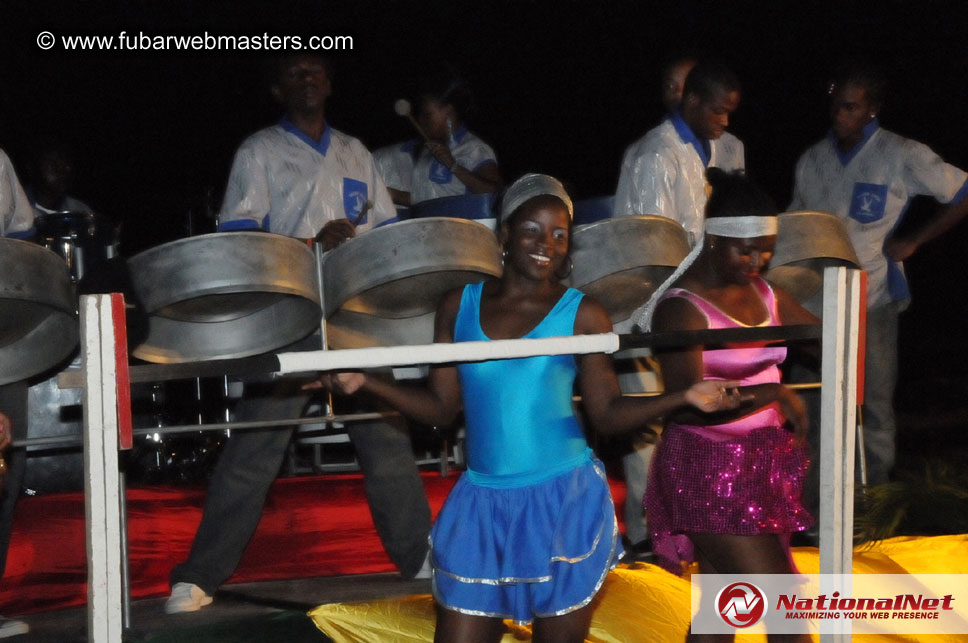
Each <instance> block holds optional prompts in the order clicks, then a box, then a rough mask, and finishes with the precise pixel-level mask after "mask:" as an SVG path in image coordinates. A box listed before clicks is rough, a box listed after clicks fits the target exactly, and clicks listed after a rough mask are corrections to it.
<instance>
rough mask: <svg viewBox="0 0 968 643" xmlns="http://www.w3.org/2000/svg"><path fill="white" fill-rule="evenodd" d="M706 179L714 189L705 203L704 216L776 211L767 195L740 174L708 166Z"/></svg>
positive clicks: (766, 214) (771, 213) (762, 214)
mask: <svg viewBox="0 0 968 643" xmlns="http://www.w3.org/2000/svg"><path fill="white" fill-rule="evenodd" d="M706 180H707V181H709V184H710V185H711V186H712V188H713V192H712V194H711V195H710V196H709V200H708V201H707V202H706V218H707V219H713V218H716V217H772V216H776V214H777V212H778V210H777V207H776V203H775V202H774V201H773V199H772V198H770V195H769V194H767V193H766V192H765V191H763V189H762V188H761V187H760V186H758V185H757V184H756V183H754V182H753V181H751V180H750V179H748V178H747V177H746V176H745V175H743V174H738V173H730V172H725V171H723V170H721V169H719V168H718V167H711V168H709V169H708V170H706Z"/></svg>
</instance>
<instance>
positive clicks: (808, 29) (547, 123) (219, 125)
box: [0, 0, 968, 457]
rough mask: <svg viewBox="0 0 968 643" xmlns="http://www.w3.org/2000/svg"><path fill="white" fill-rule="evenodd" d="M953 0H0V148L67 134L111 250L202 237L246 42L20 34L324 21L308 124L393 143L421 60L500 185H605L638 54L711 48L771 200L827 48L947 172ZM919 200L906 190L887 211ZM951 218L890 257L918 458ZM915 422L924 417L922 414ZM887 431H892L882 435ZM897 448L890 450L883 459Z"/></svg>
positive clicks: (228, 136)
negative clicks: (130, 43)
mask: <svg viewBox="0 0 968 643" xmlns="http://www.w3.org/2000/svg"><path fill="white" fill-rule="evenodd" d="M966 18H968V5H966V4H965V3H963V2H932V1H927V2H925V1H921V2H916V1H900V0H894V1H882V2H865V3H860V2H856V3H855V2H846V1H841V2H829V1H824V2H783V1H774V2H765V1H764V2H753V1H748V0H746V1H744V0H740V1H734V2H698V1H696V0H690V1H687V2H675V1H672V0H668V1H666V2H655V1H651V0H650V1H641V2H626V1H614V2H596V1H587V2H557V3H552V2H540V3H539V2H507V1H504V2H484V1H480V2H476V3H470V2H463V1H461V0H451V1H449V2H416V1H415V0H414V1H382V2H381V1H376V0H356V1H350V0H338V1H335V0H328V1H325V2H308V1H302V2H300V1H288V2H273V3H257V2H252V1H245V2H225V1H215V2H204V1H197V2H184V1H179V2H150V1H148V0H136V1H131V2H78V1H75V2H49V1H43V0H41V1H39V2H10V1H5V2H4V1H0V147H3V148H4V149H5V150H6V151H7V152H8V154H9V155H10V156H11V158H12V159H13V161H14V164H15V165H16V166H17V167H18V171H20V173H21V174H24V175H25V176H24V177H23V181H24V182H25V183H29V175H27V173H26V171H25V170H22V169H21V168H22V167H24V168H25V167H26V159H28V158H29V156H30V153H31V148H32V145H34V144H35V143H36V141H38V140H41V139H44V138H56V139H60V140H63V141H66V142H67V143H69V144H70V145H71V146H72V148H73V150H74V153H75V156H76V165H77V168H78V172H79V176H78V181H77V188H76V190H75V193H76V196H77V197H79V198H81V199H82V200H84V201H86V202H87V203H89V204H91V205H92V206H93V207H94V209H95V210H96V211H98V212H99V213H101V214H104V215H106V216H108V217H111V218H112V219H114V220H115V221H116V222H119V223H122V224H123V246H122V253H123V254H127V255H130V254H134V253H136V252H137V251H139V250H141V249H143V248H146V247H149V246H152V245H157V244H158V243H162V242H164V241H168V240H171V239H175V238H179V237H183V236H186V235H188V234H190V233H192V234H198V233H202V232H208V231H210V229H211V228H210V226H211V221H210V219H208V218H207V217H206V212H207V211H209V210H210V209H211V208H216V209H217V207H218V205H219V203H220V199H221V193H222V190H223V189H224V184H225V180H226V177H227V174H228V169H229V166H230V163H231V159H232V154H233V152H234V150H235V148H236V146H237V145H238V144H239V142H241V140H242V139H243V138H244V137H245V136H246V135H248V134H249V133H251V132H253V131H255V130H256V129H259V128H261V127H264V126H266V125H267V124H270V123H272V122H274V121H275V120H276V119H277V118H278V116H279V110H278V108H277V106H276V105H275V104H274V103H273V101H272V99H271V97H270V95H269V93H268V90H267V88H266V83H265V81H264V79H263V76H262V71H261V70H262V65H263V61H264V59H265V56H264V55H262V54H260V53H252V52H226V51H221V52H217V51H198V52H186V51H168V52H158V51H148V52H145V51H102V52H92V51H87V52H78V51H73V52H71V51H64V49H63V48H62V47H61V46H60V45H59V44H58V45H57V46H55V47H54V48H53V49H51V50H50V51H42V50H41V49H40V48H39V47H38V46H37V44H36V38H37V35H38V34H39V33H40V32H42V31H50V32H52V33H53V34H54V35H55V36H57V37H58V38H59V37H60V36H65V35H117V34H118V33H119V32H121V31H126V32H127V33H128V34H137V33H139V32H143V33H146V34H150V35H153V36H157V35H196V34H198V35H201V34H204V33H206V32H207V33H211V34H215V35H261V34H263V33H267V34H270V35H273V34H274V35H280V36H282V35H300V36H302V37H304V38H306V37H308V36H311V35H331V36H337V35H346V36H352V38H353V49H352V51H343V52H332V53H331V58H332V60H333V62H334V67H335V79H334V95H333V97H332V99H331V100H330V102H329V105H328V109H327V117H328V120H329V122H330V123H331V124H332V125H333V126H335V127H337V128H338V129H341V130H343V131H345V132H347V133H350V134H352V135H354V136H356V137H358V138H360V139H362V140H363V141H364V143H366V144H367V146H369V147H370V148H371V149H375V148H377V147H380V146H383V145H387V144H389V143H392V142H395V141H399V140H403V139H406V138H410V137H412V136H413V132H412V131H411V129H410V127H409V125H408V123H407V122H406V121H405V120H403V119H401V118H400V117H398V116H397V115H396V114H395V113H394V111H393V103H394V100H395V99H397V98H399V97H401V96H406V95H407V93H408V90H410V89H412V87H413V82H414V80H413V79H415V78H417V77H419V76H420V74H421V71H422V70H423V69H425V68H426V67H427V66H428V65H431V64H434V63H435V62H439V61H449V62H451V63H453V64H454V65H456V66H457V67H458V68H459V69H460V70H461V71H462V73H463V75H464V76H465V78H466V79H467V80H468V81H469V82H470V83H471V85H472V87H473V88H474V90H475V96H476V104H477V110H476V113H475V114H473V115H471V116H470V118H468V122H469V125H470V128H471V129H472V130H473V131H474V132H475V133H477V134H478V135H479V136H480V137H481V138H482V139H484V140H485V141H487V142H488V143H490V144H491V145H492V146H493V147H494V149H495V151H496V152H497V155H498V160H499V162H500V164H501V167H502V172H503V174H504V177H505V179H513V178H514V177H516V176H518V175H520V174H521V173H523V172H526V171H541V172H547V173H551V174H554V175H556V176H559V177H560V178H562V179H563V180H564V181H566V182H567V183H568V184H569V186H570V187H571V188H572V190H573V192H574V194H575V196H576V197H578V198H584V197H591V196H599V195H604V194H609V193H611V192H613V191H614V189H615V184H616V181H617V177H618V169H619V163H620V160H621V155H622V152H623V150H624V148H625V147H626V146H627V145H628V144H630V143H631V142H632V141H633V140H635V139H637V138H638V137H640V136H641V135H642V134H643V133H644V132H645V131H646V130H648V129H649V128H651V127H652V126H653V125H654V124H656V122H657V121H658V120H659V119H660V117H661V107H660V105H659V101H658V95H657V94H658V78H659V68H660V66H661V64H662V62H664V61H665V60H667V59H669V58H670V57H672V56H674V55H675V54H677V53H680V52H695V53H698V54H699V55H700V56H709V57H718V58H721V59H722V60H724V61H725V62H726V63H727V64H728V65H730V66H731V67H732V68H733V69H734V70H735V71H736V73H737V74H738V76H739V77H740V80H741V81H742V84H743V98H742V104H741V106H740V108H739V110H738V111H737V113H736V114H735V118H734V119H733V122H732V123H731V126H730V128H731V130H732V131H733V133H735V134H736V135H737V136H739V137H740V138H741V139H742V140H743V141H744V142H745V144H746V152H747V167H748V172H749V174H750V175H751V176H753V177H754V178H755V179H757V180H758V181H759V182H760V183H762V184H763V185H764V186H765V187H766V188H767V189H768V190H769V191H770V192H771V193H772V195H773V196H774V198H775V199H776V200H777V202H778V204H780V205H781V207H782V206H783V205H785V204H786V203H787V202H788V200H789V197H790V193H791V189H792V181H793V166H794V163H795V161H796V159H797V157H798V156H799V155H800V153H801V152H802V151H803V150H804V149H805V148H806V147H807V146H808V145H809V144H810V143H812V142H813V141H815V140H816V139H818V138H820V137H821V136H823V135H824V133H825V132H826V129H827V121H828V117H827V107H826V93H825V79H826V78H827V73H828V72H829V70H830V69H831V67H832V66H833V64H834V63H835V62H836V61H838V60H839V59H841V58H843V57H844V56H848V55H852V56H853V55H864V56H867V57H869V58H871V59H873V60H875V61H878V62H879V63H880V64H881V65H882V66H883V67H884V69H885V70H886V72H887V74H888V77H889V81H890V86H889V90H888V98H887V102H886V106H885V108H884V110H883V112H882V117H881V121H882V124H883V125H884V126H885V127H886V128H888V129H891V130H893V131H896V132H898V133H900V134H902V135H905V136H909V137H911V138H914V139H916V140H919V141H922V142H924V143H926V144H928V145H929V146H930V147H932V148H933V149H934V150H935V151H937V152H938V153H939V154H941V156H943V157H944V158H945V159H946V160H948V161H949V162H951V163H953V164H955V165H957V166H959V167H962V168H968V118H966V117H965V107H966V96H968V93H966V90H965V82H966V81H965V78H966V73H965V72H966V70H968V50H966V48H965V46H964V45H965V40H964V34H965V26H966V24H968V22H966ZM931 212H932V209H931V204H930V203H927V204H922V203H915V204H914V207H913V208H912V211H911V213H910V215H909V217H908V220H907V222H906V224H907V225H917V224H918V222H919V221H921V220H923V217H924V216H928V215H930V213H931ZM966 240H968V224H963V225H961V226H960V227H959V228H958V229H956V230H955V231H953V232H952V233H950V234H949V235H947V237H946V238H944V239H942V240H939V241H937V242H935V243H932V244H930V245H928V246H926V247H924V248H923V249H922V250H921V252H920V254H919V255H918V256H916V257H915V258H914V259H912V260H911V261H909V262H908V266H907V267H908V270H909V274H910V277H911V281H912V290H913V296H914V303H913V305H912V307H911V308H910V309H909V311H908V312H907V313H906V314H905V315H904V316H903V317H902V337H901V371H902V374H901V382H900V387H899V400H898V401H899V408H900V410H901V411H902V418H901V422H902V425H904V426H902V430H906V431H907V432H908V433H907V435H908V437H907V438H904V439H906V440H908V441H909V442H911V443H916V442H920V441H921V440H922V438H920V437H915V436H914V435H913V434H912V433H911V431H912V430H914V429H917V430H918V431H923V433H922V434H921V435H922V436H928V437H930V439H931V440H934V441H936V446H935V448H936V449H937V450H938V451H943V450H944V449H945V443H947V442H948V441H950V440H955V441H960V442H961V443H964V442H965V438H964V437H963V434H964V428H965V423H966V422H968V405H965V403H964V400H965V399H966V397H968V396H966V395H965V393H966V391H965V382H966V381H968V367H966V365H965V359H964V356H965V355H966V354H968V351H966V350H965V349H966V347H968V342H966V340H965V338H964V333H963V330H962V329H963V328H964V320H965V319H966V318H968V303H966V301H965V290H966V289H965V287H964V283H965V280H964V274H965V272H966V271H965V252H964V248H965V245H966ZM927 418H932V420H931V422H935V423H936V424H937V426H926V425H927V424H930V422H928V421H927ZM903 449H904V446H903V442H902V446H901V450H902V451H903ZM901 457H903V455H902V456H901Z"/></svg>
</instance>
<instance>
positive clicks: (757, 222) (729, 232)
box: [705, 217, 779, 239]
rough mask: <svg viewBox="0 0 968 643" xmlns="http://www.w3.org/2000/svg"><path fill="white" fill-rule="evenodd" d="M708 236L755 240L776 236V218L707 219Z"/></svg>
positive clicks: (706, 229)
mask: <svg viewBox="0 0 968 643" xmlns="http://www.w3.org/2000/svg"><path fill="white" fill-rule="evenodd" d="M705 223H706V225H705V231H706V234H714V235H716V236H717V237H733V238H735V239H755V238H756V237H770V236H773V235H775V234H776V232H777V229H778V227H779V225H778V224H777V219H776V217H713V218H711V219H706V222H705Z"/></svg>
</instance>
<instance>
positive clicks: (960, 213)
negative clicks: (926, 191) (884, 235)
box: [884, 199, 968, 261]
mask: <svg viewBox="0 0 968 643" xmlns="http://www.w3.org/2000/svg"><path fill="white" fill-rule="evenodd" d="M965 215H968V199H963V200H962V201H961V202H960V203H956V204H954V205H950V204H949V205H945V206H942V207H941V209H940V210H938V213H937V214H936V215H935V216H934V217H932V219H931V221H929V222H928V223H927V225H925V226H924V227H922V228H921V229H919V230H918V231H917V232H915V233H913V234H911V235H908V236H907V237H891V238H890V239H888V240H887V241H885V242H884V253H885V254H886V255H887V256H888V257H890V258H891V259H893V260H894V261H904V260H905V259H908V258H910V257H911V255H913V254H914V253H915V252H917V250H918V248H920V247H921V246H923V245H924V244H926V243H928V242H929V241H932V240H934V239H937V238H938V237H940V236H941V235H942V234H944V233H945V232H947V231H948V230H950V229H951V228H953V227H955V225H957V224H958V223H960V222H961V220H962V219H964V218H965Z"/></svg>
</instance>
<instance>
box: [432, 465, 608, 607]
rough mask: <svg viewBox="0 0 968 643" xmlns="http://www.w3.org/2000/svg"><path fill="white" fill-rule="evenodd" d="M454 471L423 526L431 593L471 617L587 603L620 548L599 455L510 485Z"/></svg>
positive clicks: (603, 579) (440, 601)
mask: <svg viewBox="0 0 968 643" xmlns="http://www.w3.org/2000/svg"><path fill="white" fill-rule="evenodd" d="M471 477H473V476H472V475H471V476H469V475H468V474H466V473H465V474H464V475H463V476H461V479H460V480H458V482H457V484H456V485H455V486H454V489H453V490H452V491H451V493H450V495H449V496H448V498H447V501H446V503H445V504H444V507H443V508H442V509H441V511H440V515H439V516H438V517H437V521H436V522H435V523H434V526H433V529H432V530H431V533H430V542H431V552H432V561H433V566H434V582H433V591H434V597H435V598H436V600H437V602H438V604H440V605H441V606H443V607H445V608H447V609H452V610H456V611H458V612H462V613H465V614H473V615H477V616H495V617H501V618H510V619H513V620H514V621H515V622H517V623H530V622H531V621H532V620H533V619H534V618H543V617H550V616H560V615H562V614H567V613H568V612H571V611H574V610H576V609H579V608H581V607H584V606H585V605H587V604H588V603H589V602H590V601H591V599H592V598H593V597H594V596H595V594H596V593H597V592H598V590H599V589H600V588H601V586H602V583H603V582H604V581H605V576H606V574H608V572H609V570H611V569H613V568H614V567H615V565H616V564H617V563H618V559H619V557H620V556H621V554H622V548H621V544H620V538H619V532H618V522H617V521H616V518H615V507H614V505H613V504H612V497H611V494H610V492H609V488H608V481H607V479H606V477H605V470H604V468H603V467H602V464H601V462H599V461H598V460H597V459H595V458H594V457H593V456H591V455H589V457H588V459H587V460H586V462H585V463H583V464H581V465H580V466H578V467H575V468H573V469H570V470H568V471H566V472H565V473H562V474H560V475H558V476H555V477H553V478H550V479H548V480H544V481H542V482H539V483H537V484H531V485H527V486H522V487H514V488H496V487H489V486H482V485H479V484H475V483H474V482H472V481H471V480H470V479H469V478H471Z"/></svg>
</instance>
